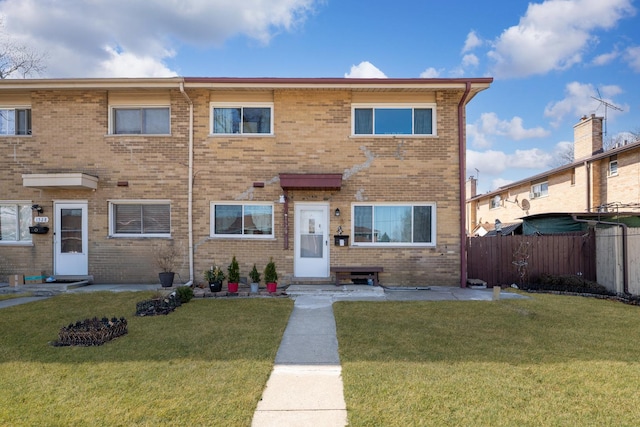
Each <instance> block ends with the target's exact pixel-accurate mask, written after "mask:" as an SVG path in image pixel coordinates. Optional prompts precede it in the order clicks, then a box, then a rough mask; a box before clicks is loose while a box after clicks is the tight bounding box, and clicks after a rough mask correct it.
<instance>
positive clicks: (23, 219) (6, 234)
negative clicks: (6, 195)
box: [0, 201, 32, 245]
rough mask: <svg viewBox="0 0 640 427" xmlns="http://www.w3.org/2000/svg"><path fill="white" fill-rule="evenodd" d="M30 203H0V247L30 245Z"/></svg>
mask: <svg viewBox="0 0 640 427" xmlns="http://www.w3.org/2000/svg"><path fill="white" fill-rule="evenodd" d="M31 218H32V215H31V202H27V201H25V202H13V201H6V202H5V201H0V245H4V244H16V243H29V244H30V243H31V234H30V233H29V227H30V226H31V223H32V222H31Z"/></svg>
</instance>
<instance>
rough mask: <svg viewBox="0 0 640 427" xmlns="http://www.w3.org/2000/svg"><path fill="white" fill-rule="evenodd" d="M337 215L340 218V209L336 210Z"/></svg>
mask: <svg viewBox="0 0 640 427" xmlns="http://www.w3.org/2000/svg"><path fill="white" fill-rule="evenodd" d="M335 215H336V216H340V209H338V208H336V211H335Z"/></svg>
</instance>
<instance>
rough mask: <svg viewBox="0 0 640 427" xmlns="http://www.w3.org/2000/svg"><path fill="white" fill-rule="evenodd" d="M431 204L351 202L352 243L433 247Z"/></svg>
mask: <svg viewBox="0 0 640 427" xmlns="http://www.w3.org/2000/svg"><path fill="white" fill-rule="evenodd" d="M435 232H436V215H435V205H434V204H420V205H403V204H375V205H354V207H353V244H354V246H369V245H371V246H393V245H397V246H406V245H416V246H435V240H436V239H435Z"/></svg>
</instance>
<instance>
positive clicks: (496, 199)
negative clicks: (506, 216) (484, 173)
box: [489, 194, 502, 209]
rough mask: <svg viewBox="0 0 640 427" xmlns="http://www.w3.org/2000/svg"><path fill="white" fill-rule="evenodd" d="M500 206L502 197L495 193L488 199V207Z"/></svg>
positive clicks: (496, 207)
mask: <svg viewBox="0 0 640 427" xmlns="http://www.w3.org/2000/svg"><path fill="white" fill-rule="evenodd" d="M501 206H502V198H501V197H500V195H499V194H496V195H495V196H493V197H492V198H491V200H490V201H489V209H498V208H499V207H501Z"/></svg>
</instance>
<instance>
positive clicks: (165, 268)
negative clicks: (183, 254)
mask: <svg viewBox="0 0 640 427" xmlns="http://www.w3.org/2000/svg"><path fill="white" fill-rule="evenodd" d="M179 256H180V250H179V249H178V248H177V247H176V246H174V245H172V244H166V245H162V246H160V247H159V248H158V250H157V251H156V252H155V261H156V265H157V266H158V268H160V273H158V277H159V279H160V283H161V284H162V287H163V288H170V287H171V286H173V279H174V277H175V267H176V262H177V260H178V257H179Z"/></svg>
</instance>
